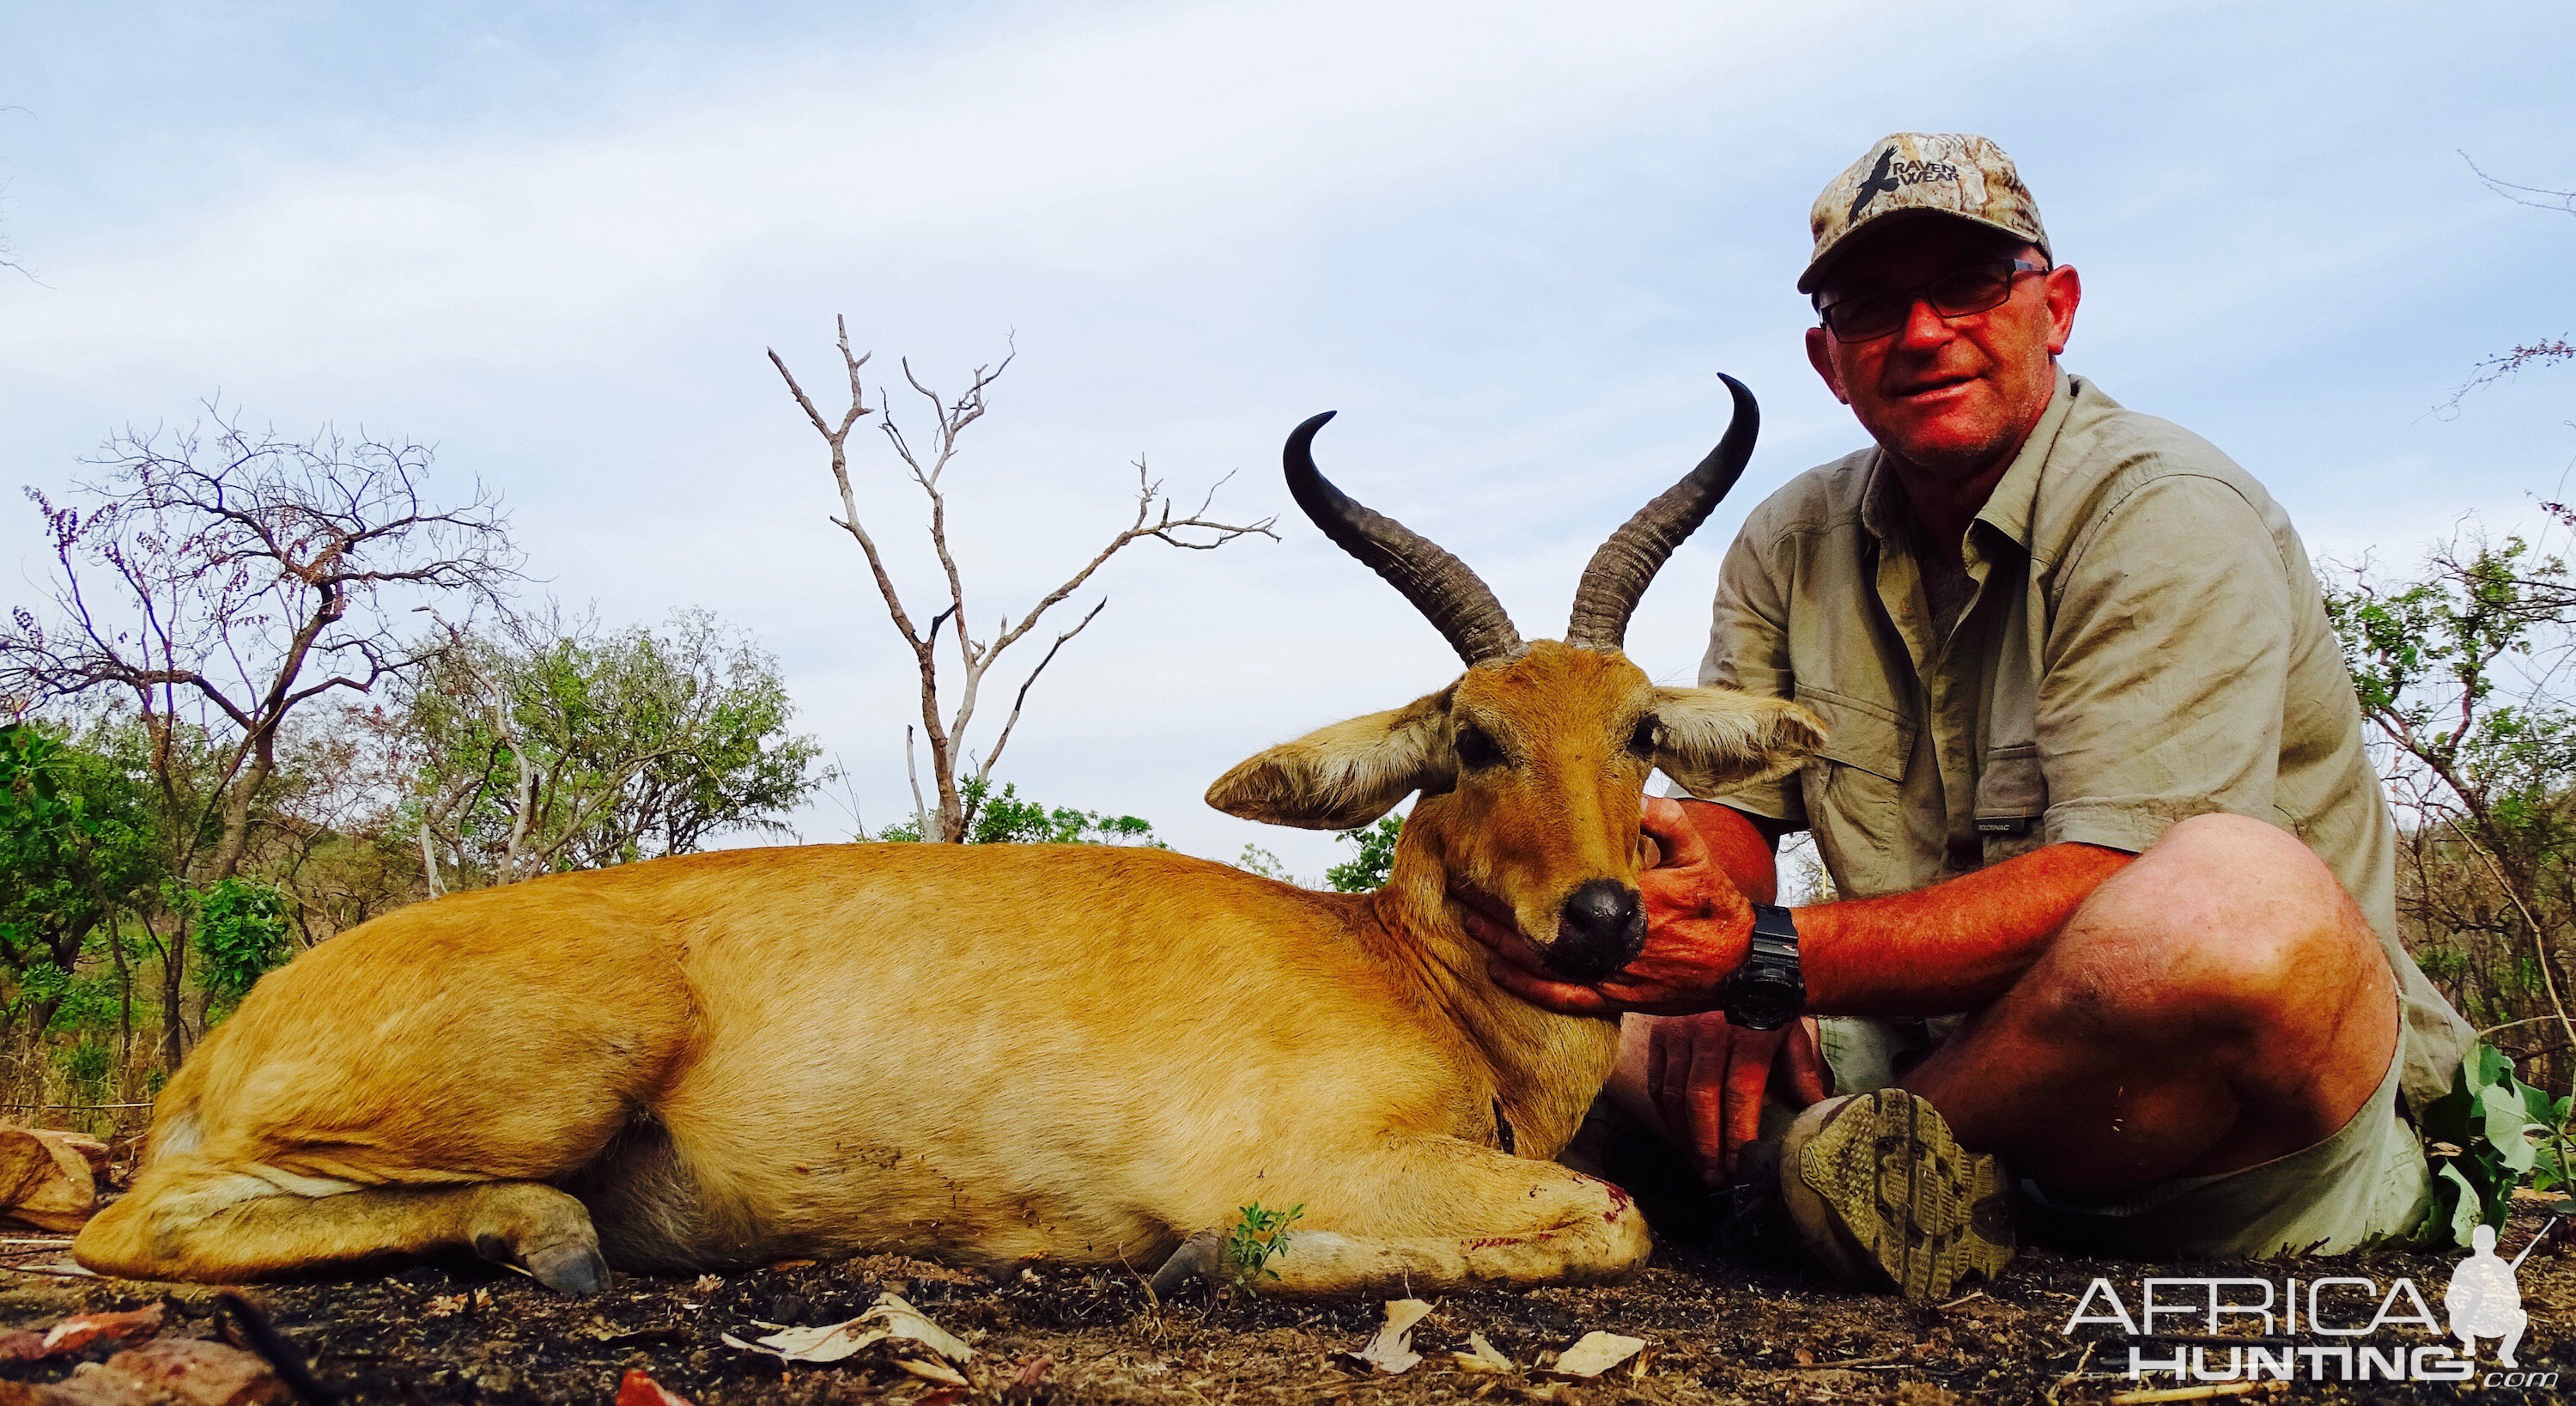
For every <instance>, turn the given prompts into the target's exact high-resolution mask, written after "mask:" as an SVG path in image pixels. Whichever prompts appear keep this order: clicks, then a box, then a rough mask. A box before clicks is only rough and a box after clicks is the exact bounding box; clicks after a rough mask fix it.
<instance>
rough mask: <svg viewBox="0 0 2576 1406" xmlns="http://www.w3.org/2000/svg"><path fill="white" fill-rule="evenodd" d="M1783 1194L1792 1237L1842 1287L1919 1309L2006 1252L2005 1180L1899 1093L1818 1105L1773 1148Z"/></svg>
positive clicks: (2008, 1204)
mask: <svg viewBox="0 0 2576 1406" xmlns="http://www.w3.org/2000/svg"><path fill="white" fill-rule="evenodd" d="M1780 1152H1781V1157H1780V1194H1781V1200H1782V1201H1783V1202H1784V1203H1785V1204H1786V1205H1787V1207H1788V1210H1789V1218H1790V1220H1791V1222H1792V1223H1793V1224H1795V1225H1796V1227H1797V1230H1798V1238H1799V1239H1800V1240H1801V1241H1803V1242H1804V1243H1805V1245H1806V1247H1807V1248H1808V1250H1810V1251H1811V1252H1813V1253H1814V1254H1815V1256H1816V1257H1817V1258H1818V1259H1820V1260H1822V1261H1824V1263H1825V1265H1826V1267H1827V1268H1829V1269H1831V1270H1833V1271H1834V1273H1835V1274H1836V1275H1837V1276H1838V1277H1840V1278H1841V1279H1843V1280H1844V1281H1845V1282H1847V1283H1851V1284H1856V1285H1859V1286H1860V1287H1862V1288H1867V1289H1875V1290H1877V1291H1879V1292H1881V1293H1887V1292H1890V1291H1893V1292H1895V1293H1898V1294H1901V1295H1903V1296H1904V1297H1905V1299H1906V1301H1907V1302H1909V1303H1928V1302H1930V1301H1932V1300H1934V1299H1938V1298H1940V1297H1942V1296H1944V1295H1946V1294H1948V1293H1949V1292H1950V1289H1951V1287H1952V1286H1953V1285H1956V1284H1957V1283H1958V1282H1959V1281H1960V1280H1961V1279H1964V1278H1966V1277H1968V1276H1969V1275H1972V1274H1978V1275H1983V1276H1985V1277H1986V1278H1987V1279H1988V1280H1992V1279H1993V1278H1994V1277H1995V1276H1996V1275H1997V1274H1999V1273H2001V1272H2002V1270H2003V1267H2004V1266H2005V1265H2007V1264H2010V1263H2011V1262H2012V1257H2013V1208H2012V1198H2011V1190H2010V1188H2011V1186H2012V1182H2011V1179H2010V1178H2009V1177H2008V1176H2007V1175H2006V1174H2005V1172H2004V1167H2003V1160H2002V1159H2001V1158H1998V1157H1995V1156H1993V1155H1991V1154H1987V1153H1980V1152H1970V1151H1968V1150H1966V1149H1965V1148H1962V1147H1960V1146H1959V1140H1958V1139H1957V1138H1955V1137H1953V1136H1951V1134H1950V1125H1949V1124H1948V1123H1946V1122H1943V1121H1942V1119H1941V1115H1940V1114H1939V1113H1938V1112H1936V1111H1935V1110H1934V1109H1933V1107H1932V1105H1931V1104H1929V1103H1927V1102H1925V1101H1924V1100H1922V1099H1920V1098H1917V1097H1915V1096H1914V1095H1913V1094H1910V1093H1907V1092H1906V1091H1904V1090H1903V1089H1880V1090H1878V1091H1877V1092H1875V1093H1866V1094H1855V1095H1852V1096H1850V1097H1846V1098H1838V1099H1827V1100H1826V1101H1824V1102H1823V1103H1819V1104H1817V1105H1815V1106H1814V1107H1812V1108H1809V1109H1808V1110H1807V1111H1806V1112H1805V1113H1803V1114H1801V1115H1800V1116H1799V1118H1798V1121H1797V1123H1796V1124H1795V1125H1793V1126H1792V1127H1791V1128H1790V1130H1789V1136H1788V1138H1787V1140H1786V1141H1785V1142H1784V1143H1783V1144H1782V1146H1781V1149H1780Z"/></svg>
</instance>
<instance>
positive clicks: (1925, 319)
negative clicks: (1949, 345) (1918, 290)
mask: <svg viewBox="0 0 2576 1406" xmlns="http://www.w3.org/2000/svg"><path fill="white" fill-rule="evenodd" d="M1950 337H1951V330H1950V324H1949V323H1948V322H1947V321H1946V320H1944V319H1943V318H1942V316H1941V314H1940V313H1939V312H1938V311H1936V310H1934V308H1933V306H1932V300H1931V299H1930V298H1926V297H1923V296H1921V295H1920V294H1917V295H1916V296H1915V299H1914V301H1913V302H1911V303H1908V304H1907V305H1906V307H1905V323H1904V325H1903V326H1901V327H1899V328H1897V329H1896V344H1897V345H1898V346H1900V347H1937V346H1939V345H1941V344H1942V343H1943V342H1946V341H1948V340H1950Z"/></svg>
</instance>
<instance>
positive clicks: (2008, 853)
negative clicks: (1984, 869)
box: [1976, 742, 2048, 864]
mask: <svg viewBox="0 0 2576 1406" xmlns="http://www.w3.org/2000/svg"><path fill="white" fill-rule="evenodd" d="M2047 814H2048V778H2047V776H2046V775H2045V774H2043V773H2042V772H2041V771H2040V767H2039V745H2038V744H2037V743H2034V742H2013V743H2007V744H2005V745H2003V746H2000V747H1994V748H1990V749H1988V751H1987V752H1986V758H1985V764H1984V765H1983V766H1981V767H1979V768H1978V769H1977V819H1976V824H1977V838H1978V839H1979V840H1980V841H1982V842H1983V843H1984V848H1985V862H1986V863H1988V864H1992V863H1995V862H1996V861H1998V860H2003V859H2010V858H2012V857H2013V856H2014V855H2017V854H2026V853H2028V852H2030V851H2031V850H2034V849H2037V848H2039V845H2040V839H2041V827H2040V820H2041V818H2042V817H2043V816H2045V815H2047Z"/></svg>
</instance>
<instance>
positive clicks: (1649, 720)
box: [1628, 713, 1655, 759]
mask: <svg viewBox="0 0 2576 1406" xmlns="http://www.w3.org/2000/svg"><path fill="white" fill-rule="evenodd" d="M1628 750H1629V751H1631V752H1634V753H1636V754H1637V755H1638V756H1640V757H1645V758H1648V759H1652V758H1653V757H1654V755H1655V715H1654V714H1652V713H1648V714H1647V715H1646V716H1644V717H1642V718H1639V719H1637V730H1636V731H1634V732H1631V733H1629V734H1628Z"/></svg>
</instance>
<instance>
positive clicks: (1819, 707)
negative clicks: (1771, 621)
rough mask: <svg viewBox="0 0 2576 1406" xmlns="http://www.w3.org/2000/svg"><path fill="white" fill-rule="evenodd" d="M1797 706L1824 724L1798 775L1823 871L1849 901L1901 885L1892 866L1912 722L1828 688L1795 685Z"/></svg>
mask: <svg viewBox="0 0 2576 1406" xmlns="http://www.w3.org/2000/svg"><path fill="white" fill-rule="evenodd" d="M1798 702H1799V703H1801V704H1803V705H1804V706H1805V707H1806V708H1807V709H1808V710H1809V711H1811V712H1813V713H1814V714H1815V715H1816V718H1817V720H1818V721H1819V722H1822V723H1823V724H1824V725H1825V745H1824V746H1822V747H1820V748H1818V749H1817V751H1816V757H1815V760H1814V761H1812V762H1810V763H1808V765H1807V768H1806V771H1805V772H1804V773H1803V775H1802V776H1801V777H1800V785H1801V787H1802V788H1803V790H1804V792H1805V798H1806V802H1807V822H1808V825H1809V828H1810V829H1812V830H1813V831H1814V833H1815V837H1816V846H1817V848H1818V849H1820V850H1822V851H1823V855H1824V860H1825V867H1826V868H1827V869H1828V870H1830V871H1831V872H1832V873H1833V875H1834V877H1835V880H1836V882H1837V884H1838V885H1840V886H1841V888H1842V889H1843V890H1844V892H1845V894H1846V895H1847V896H1850V897H1863V896H1867V895H1870V894H1877V893H1886V892H1892V891H1894V890H1895V889H1896V888H1901V887H1903V883H1904V880H1903V876H1902V875H1901V874H1900V873H1898V872H1897V871H1896V867H1895V866H1896V865H1897V860H1898V855H1899V853H1900V844H1899V841H1900V839H1901V837H1902V836H1903V834H1904V829H1905V826H1904V817H1903V804H1904V790H1905V769H1906V763H1907V762H1908V760H1910V759H1911V758H1912V757H1913V755H1914V735H1915V725H1914V724H1913V723H1911V722H1908V721H1906V720H1905V719H1904V718H1902V717H1899V716H1898V715H1897V714H1896V713H1895V712H1893V711H1892V710H1890V709H1887V708H1885V707H1883V706H1881V705H1879V704H1876V703H1871V702H1868V701H1865V700H1863V699H1859V698H1854V697H1852V696H1850V695H1848V694H1842V693H1836V692H1834V691H1833V690H1831V689H1824V688H1816V687H1813V686H1810V685H1805V684H1801V685H1800V686H1799V688H1798ZM1882 871H1885V872H1882Z"/></svg>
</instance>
